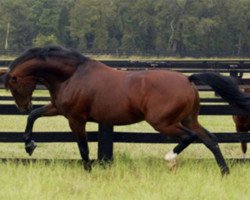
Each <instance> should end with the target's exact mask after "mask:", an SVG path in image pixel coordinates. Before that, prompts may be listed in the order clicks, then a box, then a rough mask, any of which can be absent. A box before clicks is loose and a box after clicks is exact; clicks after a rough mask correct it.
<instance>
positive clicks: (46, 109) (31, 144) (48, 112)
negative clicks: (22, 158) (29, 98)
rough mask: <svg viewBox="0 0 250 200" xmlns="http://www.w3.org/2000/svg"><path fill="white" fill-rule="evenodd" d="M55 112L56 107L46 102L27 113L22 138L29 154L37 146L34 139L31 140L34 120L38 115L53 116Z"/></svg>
mask: <svg viewBox="0 0 250 200" xmlns="http://www.w3.org/2000/svg"><path fill="white" fill-rule="evenodd" d="M57 114H58V112H57V109H56V108H55V107H54V106H53V105H52V104H48V105H45V106H42V107H40V108H37V109H34V110H32V111H31V113H30V114H29V116H28V119H27V125H26V128H25V132H24V134H23V138H24V142H25V150H26V152H27V153H28V154H29V155H30V156H31V155H32V153H33V151H34V150H35V148H36V146H37V145H36V143H35V141H34V140H32V129H33V125H34V123H35V121H36V120H37V119H38V118H39V117H43V116H54V115H57Z"/></svg>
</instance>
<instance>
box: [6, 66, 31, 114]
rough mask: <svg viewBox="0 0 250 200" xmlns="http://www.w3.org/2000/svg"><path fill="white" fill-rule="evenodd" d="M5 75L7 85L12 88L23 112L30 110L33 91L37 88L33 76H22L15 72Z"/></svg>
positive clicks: (11, 90)
mask: <svg viewBox="0 0 250 200" xmlns="http://www.w3.org/2000/svg"><path fill="white" fill-rule="evenodd" d="M15 71H16V70H14V71H13V72H11V71H10V72H8V73H7V74H6V75H5V87H6V88H7V89H9V90H10V92H11V94H12V96H13V97H14V99H15V102H16V104H17V107H18V109H19V110H20V111H21V112H25V111H30V110H31V108H32V101H31V98H32V93H33V91H34V90H35V88H36V80H35V79H34V77H33V76H22V75H19V74H18V73H16V72H15Z"/></svg>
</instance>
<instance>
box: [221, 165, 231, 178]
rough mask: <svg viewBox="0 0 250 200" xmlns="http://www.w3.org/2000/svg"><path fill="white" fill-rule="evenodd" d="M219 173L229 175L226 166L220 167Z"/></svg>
mask: <svg viewBox="0 0 250 200" xmlns="http://www.w3.org/2000/svg"><path fill="white" fill-rule="evenodd" d="M221 174H222V176H223V177H224V176H226V175H229V174H230V172H229V168H228V167H224V168H222V169H221Z"/></svg>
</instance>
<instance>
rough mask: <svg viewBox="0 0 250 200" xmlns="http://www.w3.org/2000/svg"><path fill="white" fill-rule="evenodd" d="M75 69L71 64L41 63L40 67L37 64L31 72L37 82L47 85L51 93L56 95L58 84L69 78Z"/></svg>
mask: <svg viewBox="0 0 250 200" xmlns="http://www.w3.org/2000/svg"><path fill="white" fill-rule="evenodd" d="M75 71H76V67H73V66H64V65H57V66H53V65H43V66H42V67H40V66H38V67H36V68H35V69H34V70H32V74H33V75H34V76H35V77H36V79H37V80H38V81H39V82H41V83H42V84H44V85H45V86H46V87H47V89H48V90H49V92H50V93H51V95H56V92H57V90H58V89H59V88H60V85H61V84H62V83H63V82H64V81H66V80H67V79H69V78H70V77H71V76H72V75H73V74H74V72H75Z"/></svg>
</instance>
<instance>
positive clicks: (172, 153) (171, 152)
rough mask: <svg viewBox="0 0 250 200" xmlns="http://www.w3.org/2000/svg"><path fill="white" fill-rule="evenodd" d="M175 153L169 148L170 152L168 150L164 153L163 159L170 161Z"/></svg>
mask: <svg viewBox="0 0 250 200" xmlns="http://www.w3.org/2000/svg"><path fill="white" fill-rule="evenodd" d="M177 155H178V154H177V153H174V151H173V150H171V151H170V152H168V153H167V154H166V155H165V157H164V159H165V160H166V161H171V160H174V159H175V158H176V157H177Z"/></svg>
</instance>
